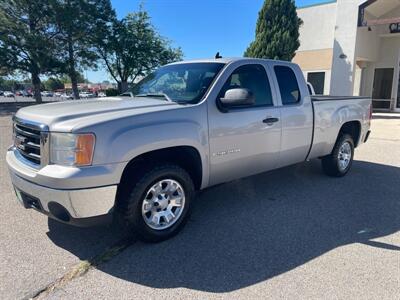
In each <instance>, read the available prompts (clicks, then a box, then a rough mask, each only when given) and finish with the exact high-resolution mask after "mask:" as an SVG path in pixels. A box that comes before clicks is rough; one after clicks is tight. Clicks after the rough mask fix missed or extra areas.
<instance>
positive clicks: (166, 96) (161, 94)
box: [135, 93, 172, 102]
mask: <svg viewBox="0 0 400 300" xmlns="http://www.w3.org/2000/svg"><path fill="white" fill-rule="evenodd" d="M135 97H153V98H164V99H165V100H167V101H169V102H172V99H171V98H170V97H169V96H168V95H167V94H164V93H157V94H156V93H154V94H152V93H148V94H138V95H135Z"/></svg>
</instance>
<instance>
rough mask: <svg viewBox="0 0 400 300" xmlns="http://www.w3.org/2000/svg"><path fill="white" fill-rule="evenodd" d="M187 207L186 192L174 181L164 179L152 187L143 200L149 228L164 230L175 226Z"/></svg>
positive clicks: (145, 218) (143, 215)
mask: <svg viewBox="0 0 400 300" xmlns="http://www.w3.org/2000/svg"><path fill="white" fill-rule="evenodd" d="M184 207H185V191H184V190H183V188H182V186H181V184H180V183H179V182H177V181H176V180H173V179H162V180H160V181H158V182H156V183H155V184H154V185H153V186H151V187H150V188H149V189H148V190H147V192H146V196H145V198H144V199H143V203H142V217H143V219H144V221H145V223H146V225H147V226H149V227H150V228H152V229H155V230H164V229H167V228H169V227H171V226H172V225H174V224H175V223H176V222H177V221H178V220H179V218H180V217H181V215H182V212H183V209H184Z"/></svg>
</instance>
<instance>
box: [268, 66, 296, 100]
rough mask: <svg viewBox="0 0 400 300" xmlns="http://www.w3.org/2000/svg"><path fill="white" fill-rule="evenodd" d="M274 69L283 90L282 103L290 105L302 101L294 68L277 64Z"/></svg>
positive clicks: (281, 90)
mask: <svg viewBox="0 0 400 300" xmlns="http://www.w3.org/2000/svg"><path fill="white" fill-rule="evenodd" d="M274 70H275V75H276V79H277V80H278V85H279V91H280V92H281V99H282V104H283V105H290V104H296V103H298V102H300V99H301V96H300V89H299V85H298V84H297V78H296V75H295V74H294V72H293V70H292V69H291V68H289V67H286V66H275V67H274Z"/></svg>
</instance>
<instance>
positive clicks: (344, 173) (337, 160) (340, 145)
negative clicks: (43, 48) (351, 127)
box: [333, 134, 354, 176]
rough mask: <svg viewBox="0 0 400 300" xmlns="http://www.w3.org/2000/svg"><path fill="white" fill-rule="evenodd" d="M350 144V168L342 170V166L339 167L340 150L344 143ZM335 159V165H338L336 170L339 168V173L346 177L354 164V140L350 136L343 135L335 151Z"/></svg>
mask: <svg viewBox="0 0 400 300" xmlns="http://www.w3.org/2000/svg"><path fill="white" fill-rule="evenodd" d="M346 142H347V143H349V144H350V148H351V158H350V161H349V164H348V166H347V167H346V169H344V170H341V168H340V166H339V150H340V148H341V147H342V145H343V144H344V143H346ZM333 156H334V159H335V164H336V168H337V172H338V173H340V175H342V176H344V175H346V174H347V172H349V170H350V169H351V166H352V164H353V158H354V142H353V139H352V138H351V136H350V135H347V134H345V135H343V136H341V138H340V139H339V140H338V143H337V145H336V147H335V151H334V153H333Z"/></svg>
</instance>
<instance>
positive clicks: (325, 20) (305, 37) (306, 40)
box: [297, 3, 336, 51]
mask: <svg viewBox="0 0 400 300" xmlns="http://www.w3.org/2000/svg"><path fill="white" fill-rule="evenodd" d="M297 14H298V16H299V17H300V18H301V19H302V20H303V22H304V24H303V26H301V27H300V48H299V49H298V51H307V50H318V49H329V48H332V47H333V37H334V33H335V21H336V3H330V4H324V5H317V6H312V7H306V8H299V9H298V10H297Z"/></svg>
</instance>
